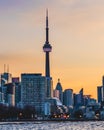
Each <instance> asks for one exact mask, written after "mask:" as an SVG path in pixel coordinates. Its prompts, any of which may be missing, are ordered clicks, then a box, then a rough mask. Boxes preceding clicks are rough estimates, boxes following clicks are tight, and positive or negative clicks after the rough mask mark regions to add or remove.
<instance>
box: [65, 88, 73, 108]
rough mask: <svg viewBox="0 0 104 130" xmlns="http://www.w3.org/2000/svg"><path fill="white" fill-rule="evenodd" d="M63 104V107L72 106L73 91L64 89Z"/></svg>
mask: <svg viewBox="0 0 104 130" xmlns="http://www.w3.org/2000/svg"><path fill="white" fill-rule="evenodd" d="M63 104H64V105H65V106H73V90H72V89H65V91H64V94H63Z"/></svg>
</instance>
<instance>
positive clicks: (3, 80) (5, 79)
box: [1, 72, 12, 86]
mask: <svg viewBox="0 0 104 130" xmlns="http://www.w3.org/2000/svg"><path fill="white" fill-rule="evenodd" d="M11 81H12V74H10V73H7V72H4V73H3V74H1V86H3V85H4V84H7V83H11Z"/></svg>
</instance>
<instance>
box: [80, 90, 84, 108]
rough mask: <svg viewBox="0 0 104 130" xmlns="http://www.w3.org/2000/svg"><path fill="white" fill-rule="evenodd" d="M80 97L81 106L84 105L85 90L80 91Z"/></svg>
mask: <svg viewBox="0 0 104 130" xmlns="http://www.w3.org/2000/svg"><path fill="white" fill-rule="evenodd" d="M79 94H80V97H81V105H82V106H83V105H84V99H83V88H81V90H80V91H79Z"/></svg>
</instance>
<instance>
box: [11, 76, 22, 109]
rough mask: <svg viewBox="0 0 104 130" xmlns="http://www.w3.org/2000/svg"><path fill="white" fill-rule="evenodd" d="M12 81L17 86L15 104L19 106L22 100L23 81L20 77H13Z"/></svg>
mask: <svg viewBox="0 0 104 130" xmlns="http://www.w3.org/2000/svg"><path fill="white" fill-rule="evenodd" d="M12 83H13V84H14V86H15V106H17V107H18V106H19V104H20V101H21V83H20V81H19V77H15V78H14V77H13V78H12Z"/></svg>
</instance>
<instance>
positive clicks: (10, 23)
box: [0, 0, 104, 97]
mask: <svg viewBox="0 0 104 130" xmlns="http://www.w3.org/2000/svg"><path fill="white" fill-rule="evenodd" d="M47 7H48V10H49V29H50V30H49V33H50V34H49V36H50V37H49V39H50V44H51V45H52V46H53V51H52V53H51V55H50V68H51V72H50V73H51V76H52V77H53V82H54V86H53V87H54V88H55V86H56V83H57V80H58V78H60V80H61V81H60V82H61V84H62V86H63V88H64V89H66V88H72V89H73V90H74V92H78V91H79V90H80V89H81V88H82V87H83V88H84V92H85V94H91V95H93V96H94V97H96V93H97V86H100V85H101V84H102V82H101V80H102V76H103V75H104V51H103V47H104V37H103V35H104V25H103V23H104V16H103V12H104V8H103V7H104V1H103V0H100V1H97V0H92V1H90V0H88V1H82V0H71V1H70V2H69V1H68V0H56V1H55V0H53V1H51V2H49V1H47V0H44V1H42V0H39V1H38V2H35V1H33V0H31V1H28V0H22V1H20V0H18V1H16V0H14V1H12V0H8V1H7V0H5V1H3V0H1V1H0V16H1V17H0V36H1V37H0V43H1V44H0V59H1V60H0V72H1V73H2V72H3V66H4V64H9V67H10V73H12V74H13V76H20V74H21V73H25V72H35V73H38V72H41V73H42V74H43V75H45V70H44V68H45V58H44V52H43V50H42V46H43V44H44V43H45V10H46V8H47Z"/></svg>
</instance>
